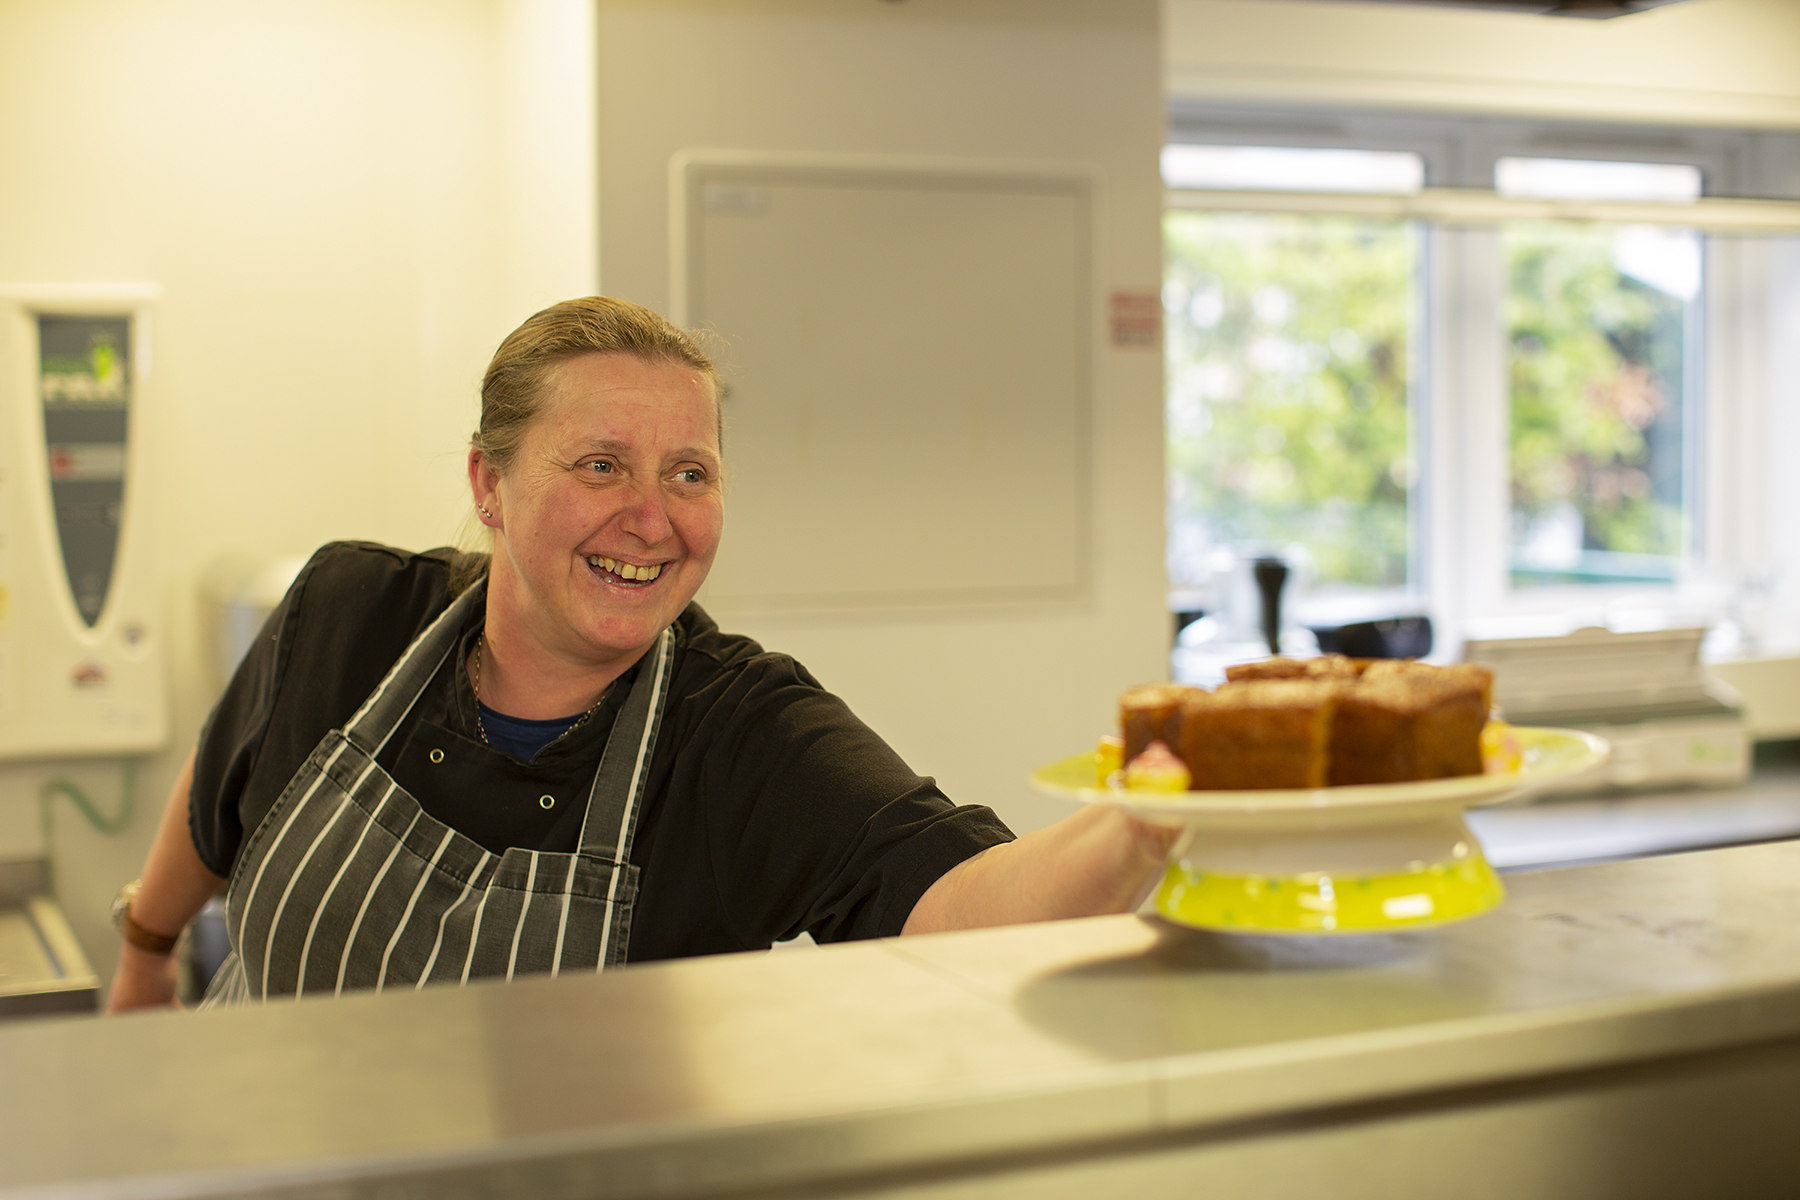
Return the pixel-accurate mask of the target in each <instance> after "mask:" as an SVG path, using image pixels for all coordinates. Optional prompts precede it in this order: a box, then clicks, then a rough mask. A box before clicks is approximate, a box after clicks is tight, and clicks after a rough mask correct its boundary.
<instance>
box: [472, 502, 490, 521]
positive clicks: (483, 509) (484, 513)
mask: <svg viewBox="0 0 1800 1200" xmlns="http://www.w3.org/2000/svg"><path fill="white" fill-rule="evenodd" d="M475 507H476V509H477V510H479V511H480V513H481V515H482V516H484V517H486V518H487V519H488V520H490V521H491V520H493V519H494V514H493V513H491V512H489V511H488V510H487V505H485V504H477V505H476V506H475Z"/></svg>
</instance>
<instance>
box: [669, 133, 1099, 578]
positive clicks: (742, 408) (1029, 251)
mask: <svg viewBox="0 0 1800 1200" xmlns="http://www.w3.org/2000/svg"><path fill="white" fill-rule="evenodd" d="M672 184H673V200H674V203H673V213H672V219H673V223H674V226H675V227H674V230H673V235H674V236H673V242H674V247H675V253H674V263H673V271H674V279H673V280H672V282H673V285H674V287H673V293H674V297H675V303H674V305H673V306H672V307H673V309H674V312H673V313H672V315H673V316H674V317H675V319H676V320H677V321H679V322H682V323H684V324H687V325H690V326H694V327H697V328H701V329H704V330H708V331H710V333H711V334H712V336H713V348H714V349H715V351H716V352H717V354H718V357H719V361H720V367H721V370H722V373H723V375H724V378H725V383H726V386H727V399H726V401H725V412H726V426H725V460H726V497H727V499H726V514H727V516H726V530H727V533H726V537H725V540H724V543H723V545H722V547H721V549H720V553H719V557H718V560H717V562H716V565H715V567H714V569H713V573H712V576H711V579H710V580H709V583H708V586H707V590H706V592H705V593H704V598H705V599H707V600H710V601H712V602H713V603H715V604H719V605H720V606H721V607H730V608H732V609H736V610H771V611H780V610H807V609H817V610H846V609H851V610H853V609H864V608H885V609H892V608H909V607H921V606H924V607H930V606H943V605H952V606H960V605H969V604H976V605H981V604H994V603H999V604H1017V603H1031V602H1040V601H1068V600H1075V599H1079V598H1081V597H1082V596H1083V595H1084V594H1085V592H1086V588H1087V583H1088V574H1089V570H1090V554H1089V543H1088V539H1089V525H1090V522H1089V515H1090V514H1089V507H1090V482H1089V481H1090V476H1091V464H1090V446H1091V443H1092V436H1091V431H1090V428H1089V421H1090V419H1091V418H1090V413H1091V403H1090V391H1091V361H1092V350H1091V346H1090V341H1091V339H1092V337H1093V333H1092V331H1093V329H1094V328H1095V321H1094V317H1093V315H1092V305H1093V301H1092V285H1091V278H1092V266H1091V258H1092V237H1093V235H1092V214H1091V208H1092V195H1091V184H1090V181H1089V180H1088V178H1087V177H1086V176H1085V175H1083V174H1082V173H1080V172H1079V171H1074V170H1070V171H1058V170H1053V169H1029V168H1020V169H1012V168H1000V167H992V168H989V167H982V166H978V165H977V166H968V165H955V166H946V165H943V164H926V163H906V162H879V161H869V160H855V161H849V160H808V161H785V162H784V161H775V160H766V159H760V160H759V159H758V158H756V157H755V156H746V155H739V156H723V155H721V156H715V157H710V158H709V157H707V156H705V155H686V156H679V157H678V158H677V160H676V163H675V167H674V171H673V178H672Z"/></svg>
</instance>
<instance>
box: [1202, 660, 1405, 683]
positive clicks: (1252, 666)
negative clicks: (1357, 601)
mask: <svg viewBox="0 0 1800 1200" xmlns="http://www.w3.org/2000/svg"><path fill="white" fill-rule="evenodd" d="M1372 661H1374V660H1372V659H1367V658H1348V657H1346V656H1344V655H1342V654H1321V655H1319V656H1318V657H1317V658H1283V657H1281V656H1279V655H1277V656H1276V657H1274V658H1264V659H1259V660H1257V661H1256V662H1247V663H1233V664H1232V665H1231V666H1229V667H1226V668H1225V678H1226V680H1227V681H1229V682H1231V683H1248V682H1250V681H1252V680H1256V679H1355V678H1356V677H1357V676H1358V675H1359V674H1361V673H1362V671H1363V669H1364V668H1365V667H1367V666H1368V665H1369V663H1370V662H1372Z"/></svg>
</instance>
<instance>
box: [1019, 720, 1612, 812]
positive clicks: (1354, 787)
mask: <svg viewBox="0 0 1800 1200" xmlns="http://www.w3.org/2000/svg"><path fill="white" fill-rule="evenodd" d="M1513 732H1514V734H1516V735H1517V737H1518V739H1519V747H1520V751H1521V754H1522V757H1523V760H1524V762H1523V765H1522V766H1521V767H1520V769H1519V770H1517V771H1511V772H1507V773H1505V774H1493V775H1464V776H1461V777H1459V778H1455V779H1427V780H1421V781H1419V782H1417V783H1365V784H1351V785H1348V786H1345V787H1329V788H1304V789H1280V790H1277V789H1269V790H1263V791H1251V792H1144V791H1136V792H1133V791H1126V790H1125V789H1123V788H1105V787H1099V786H1096V784H1095V780H1094V756H1093V755H1092V754H1091V753H1090V754H1077V755H1072V756H1071V757H1069V758H1065V759H1063V760H1061V761H1060V762H1054V763H1051V764H1049V765H1048V766H1044V767H1040V768H1038V770H1036V771H1034V772H1032V774H1031V786H1032V787H1033V788H1034V789H1036V790H1037V791H1039V792H1042V793H1043V794H1044V795H1047V796H1056V797H1060V798H1062V799H1065V800H1079V801H1082V802H1084V803H1099V804H1113V805H1117V806H1118V807H1120V808H1123V809H1125V810H1126V811H1127V812H1130V813H1133V814H1135V815H1137V816H1140V817H1144V818H1146V819H1148V820H1152V821H1161V822H1165V823H1177V822H1178V823H1180V824H1183V825H1187V826H1189V827H1190V828H1195V829H1208V828H1210V829H1260V830H1275V829H1325V828H1330V827H1335V826H1344V825H1387V824H1397V823H1401V822H1406V821H1414V820H1422V819H1425V818H1429V817H1433V816H1443V815H1454V814H1456V813H1460V812H1462V811H1463V810H1464V809H1468V808H1479V807H1482V806H1484V805H1489V804H1498V803H1500V802H1502V801H1505V800H1513V799H1518V798H1519V797H1522V796H1524V795H1527V794H1529V793H1530V792H1532V791H1533V790H1535V789H1537V788H1540V787H1542V786H1543V785H1545V784H1547V783H1549V782H1550V781H1551V780H1554V779H1560V778H1562V777H1564V776H1567V775H1572V774H1574V773H1575V772H1577V771H1585V770H1587V769H1588V768H1589V767H1592V766H1594V765H1595V764H1597V763H1599V762H1601V761H1603V760H1604V759H1605V758H1606V755H1607V753H1608V750H1609V747H1608V745H1607V743H1606V739H1604V738H1599V737H1595V736H1594V735H1593V734H1591V733H1583V732H1581V731H1580V730H1578V729H1546V728H1537V727H1533V726H1515V727H1514V729H1513Z"/></svg>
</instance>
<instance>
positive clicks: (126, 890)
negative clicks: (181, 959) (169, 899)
mask: <svg viewBox="0 0 1800 1200" xmlns="http://www.w3.org/2000/svg"><path fill="white" fill-rule="evenodd" d="M142 886H143V880H141V879H134V880H132V881H131V882H130V883H128V884H126V885H125V886H124V887H122V888H120V889H119V894H118V895H117V896H116V897H114V898H113V909H112V919H113V927H114V928H116V929H117V930H118V931H119V935H120V936H121V937H123V938H124V939H125V941H126V943H127V944H128V945H130V946H131V947H133V948H135V949H137V950H141V951H143V952H144V953H146V954H156V955H162V956H163V957H167V956H168V955H170V954H173V953H174V952H175V944H176V942H177V941H179V940H180V938H181V931H180V930H179V929H178V930H175V931H174V932H172V933H165V932H163V931H161V930H158V929H153V928H150V927H148V926H146V925H144V924H142V923H140V922H139V921H138V920H137V917H136V916H135V914H134V913H133V912H132V905H133V903H134V902H135V901H136V900H137V896H138V890H139V889H140V888H141V887H142Z"/></svg>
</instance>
